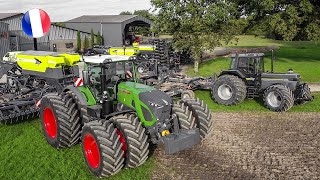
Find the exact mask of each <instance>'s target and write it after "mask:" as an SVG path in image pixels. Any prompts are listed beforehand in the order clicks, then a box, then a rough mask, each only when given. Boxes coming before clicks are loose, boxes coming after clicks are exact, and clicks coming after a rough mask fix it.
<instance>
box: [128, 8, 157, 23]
mask: <svg viewBox="0 0 320 180" xmlns="http://www.w3.org/2000/svg"><path fill="white" fill-rule="evenodd" d="M133 14H134V15H138V16H142V17H144V18H147V19H150V20H152V21H153V20H154V15H153V14H152V13H150V12H149V10H135V11H134V12H133Z"/></svg>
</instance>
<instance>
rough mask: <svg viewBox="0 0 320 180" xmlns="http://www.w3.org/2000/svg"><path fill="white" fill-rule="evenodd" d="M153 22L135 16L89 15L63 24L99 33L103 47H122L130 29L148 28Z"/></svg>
mask: <svg viewBox="0 0 320 180" xmlns="http://www.w3.org/2000/svg"><path fill="white" fill-rule="evenodd" d="M152 24H153V22H152V21H151V20H149V19H146V18H144V17H142V16H137V15H92V16H91V15H90V16H80V17H77V18H75V19H71V20H69V21H67V22H65V25H66V27H69V28H72V29H78V30H81V31H84V32H88V33H89V32H91V29H92V30H93V31H94V33H95V34H97V33H98V32H100V33H101V35H102V36H103V40H104V45H108V46H122V45H123V44H125V41H126V40H127V39H128V36H130V33H131V28H132V27H150V26H151V25H152Z"/></svg>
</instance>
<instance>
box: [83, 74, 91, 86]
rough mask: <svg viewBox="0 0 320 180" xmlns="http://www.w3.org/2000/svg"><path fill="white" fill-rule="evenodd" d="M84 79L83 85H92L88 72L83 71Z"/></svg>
mask: <svg viewBox="0 0 320 180" xmlns="http://www.w3.org/2000/svg"><path fill="white" fill-rule="evenodd" d="M82 79H83V85H84V86H88V85H90V80H89V73H88V71H82Z"/></svg>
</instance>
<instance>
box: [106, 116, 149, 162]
mask: <svg viewBox="0 0 320 180" xmlns="http://www.w3.org/2000/svg"><path fill="white" fill-rule="evenodd" d="M110 120H111V122H113V124H114V125H115V127H116V128H117V129H118V130H117V134H118V135H119V136H120V142H121V143H122V150H123V151H124V157H125V167H129V168H136V167H139V166H141V165H142V164H143V163H144V162H145V161H146V160H147V159H148V155H149V149H148V148H149V142H148V136H147V134H146V129H145V128H144V127H143V126H142V124H141V122H140V120H139V118H138V117H137V115H136V114H133V113H131V114H125V115H118V116H114V117H112V118H111V119H110Z"/></svg>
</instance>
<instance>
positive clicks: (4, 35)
mask: <svg viewBox="0 0 320 180" xmlns="http://www.w3.org/2000/svg"><path fill="white" fill-rule="evenodd" d="M8 28H9V27H8V24H6V23H2V22H0V59H1V60H2V57H3V56H4V55H5V54H6V53H7V52H8V51H9V50H10V41H9V33H8Z"/></svg>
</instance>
